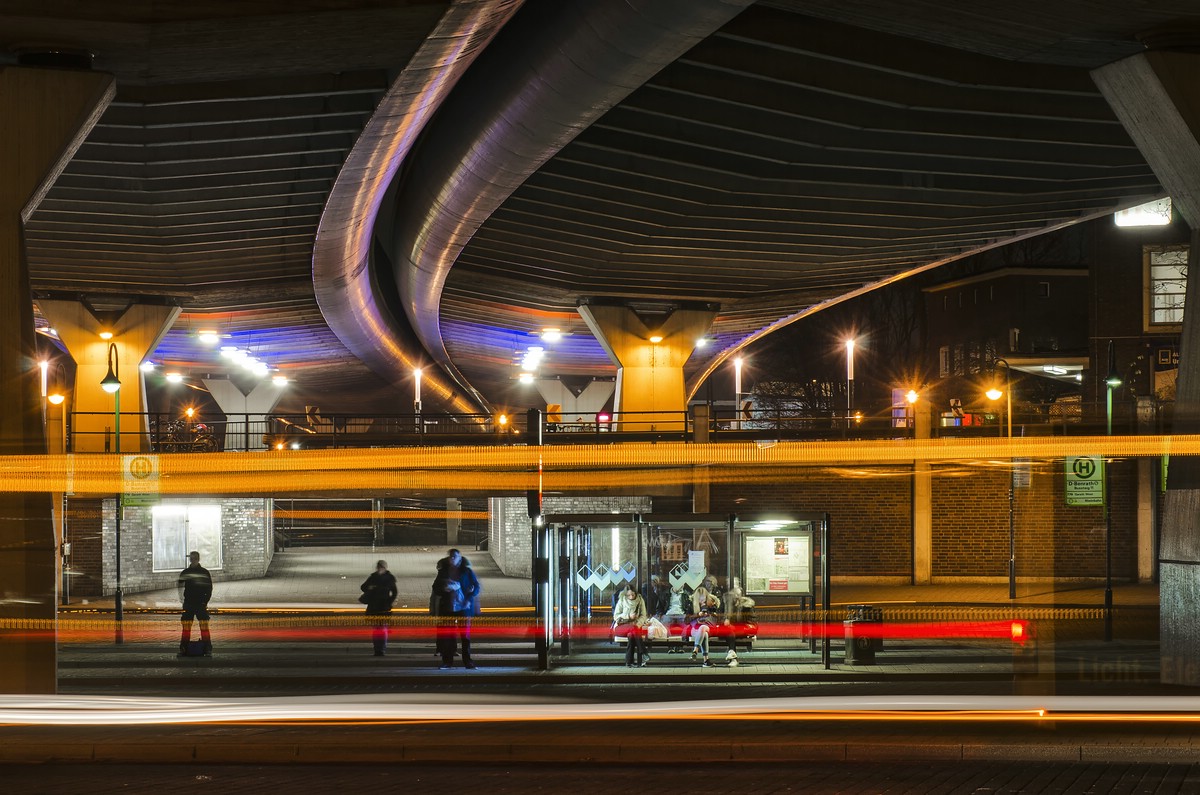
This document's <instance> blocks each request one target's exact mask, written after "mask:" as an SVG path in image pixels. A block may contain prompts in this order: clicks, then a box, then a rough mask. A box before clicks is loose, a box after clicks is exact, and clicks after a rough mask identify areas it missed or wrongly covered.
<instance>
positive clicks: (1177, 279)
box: [1145, 247, 1188, 327]
mask: <svg viewBox="0 0 1200 795" xmlns="http://www.w3.org/2000/svg"><path fill="white" fill-rule="evenodd" d="M1187 263H1188V250H1187V247H1173V248H1166V247H1163V248H1158V247H1151V248H1147V250H1146V254H1145V268H1146V294H1147V301H1146V304H1147V306H1146V310H1147V311H1146V320H1147V325H1148V326H1150V327H1162V326H1179V325H1181V324H1182V323H1183V300H1184V294H1185V293H1186V291H1187Z"/></svg>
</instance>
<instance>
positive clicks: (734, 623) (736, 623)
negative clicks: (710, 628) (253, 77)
mask: <svg viewBox="0 0 1200 795" xmlns="http://www.w3.org/2000/svg"><path fill="white" fill-rule="evenodd" d="M753 617H754V600H753V599H751V598H750V597H748V596H746V595H745V594H743V593H742V584H741V583H740V582H739V581H738V579H737V578H736V577H734V578H733V587H732V588H730V589H729V590H728V591H727V592H726V593H725V618H724V620H723V621H722V625H723V628H724V631H725V632H726V633H727V634H726V635H725V642H726V644H727V645H728V646H729V651H728V652H726V653H725V661H726V662H727V663H728V664H729V667H730V668H737V667H738V665H739V663H738V656H737V640H738V628H739V627H741V626H744V624H745V622H747V621H750V620H751V619H753Z"/></svg>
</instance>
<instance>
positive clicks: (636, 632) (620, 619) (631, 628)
mask: <svg viewBox="0 0 1200 795" xmlns="http://www.w3.org/2000/svg"><path fill="white" fill-rule="evenodd" d="M649 620H650V614H649V613H648V612H647V610H646V600H645V599H643V598H642V597H641V595H640V594H638V592H637V590H636V589H635V588H634V587H633V585H632V584H631V585H626V586H625V590H624V591H623V592H622V593H621V597H620V598H619V599H618V600H617V604H616V606H615V607H614V608H613V635H615V636H618V637H623V638H625V667H626V668H633V667H634V650H636V651H637V659H638V660H639V662H638V664H639V665H643V666H644V665H645V664H646V663H648V662H650V655H649V654H647V653H646V641H645V639H644V637H645V633H646V630H645V627H646V622H647V621H649Z"/></svg>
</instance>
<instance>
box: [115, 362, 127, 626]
mask: <svg viewBox="0 0 1200 795" xmlns="http://www.w3.org/2000/svg"><path fill="white" fill-rule="evenodd" d="M113 354H114V355H115V354H116V348H115V347H114V348H113ZM119 370H120V365H119V364H118V366H117V370H114V373H116V375H117V377H118V378H120V372H119ZM113 405H114V407H115V408H114V413H115V415H116V417H115V419H114V420H113V426H114V428H115V429H116V435H117V445H116V449H117V462H118V463H120V461H121V390H120V389H118V390H117V391H116V392H113ZM124 469H125V468H124V466H122V467H121V471H122V477H124V474H123V473H124ZM123 496H124V495H123V493H122V492H121V491H118V492H117V510H116V522H115V523H114V525H113V528H114V534H115V537H116V545H115V546H116V552H117V589H116V592H115V593H114V595H113V608H114V611H115V618H116V624H115V637H114V642H116V643H124V642H125V624H124V622H125V606H124V603H123V600H122V598H121V499H122V497H123Z"/></svg>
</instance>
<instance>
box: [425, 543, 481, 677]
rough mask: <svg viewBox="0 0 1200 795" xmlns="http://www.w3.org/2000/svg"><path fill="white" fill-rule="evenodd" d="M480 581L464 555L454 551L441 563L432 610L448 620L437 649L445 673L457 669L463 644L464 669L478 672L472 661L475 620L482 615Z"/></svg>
mask: <svg viewBox="0 0 1200 795" xmlns="http://www.w3.org/2000/svg"><path fill="white" fill-rule="evenodd" d="M481 590H482V589H481V588H480V586H479V578H478V577H476V576H475V572H474V571H473V570H472V569H471V563H470V561H468V560H467V559H466V558H464V557H463V554H462V552H460V551H458V550H457V549H451V550H450V551H449V552H447V553H446V557H444V558H442V559H441V560H439V561H438V562H437V577H436V578H434V581H433V594H432V597H431V599H430V607H431V608H433V610H432V612H433V614H434V615H435V616H441V617H443V618H446V619H448V620H446V621H441V622H439V623H438V627H437V650H438V654H440V655H441V657H442V664H441V665H440V666H439V668H441V669H442V670H443V671H444V670H447V669H449V668H453V667H454V655H455V653H456V651H457V650H458V647H459V646H460V644H461V648H462V659H463V667H464V668H466V669H468V670H474V668H475V662H474V660H472V659H471V619H472V618H473V617H475V616H477V615H479V613H480V609H479V593H480V591H481Z"/></svg>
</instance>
